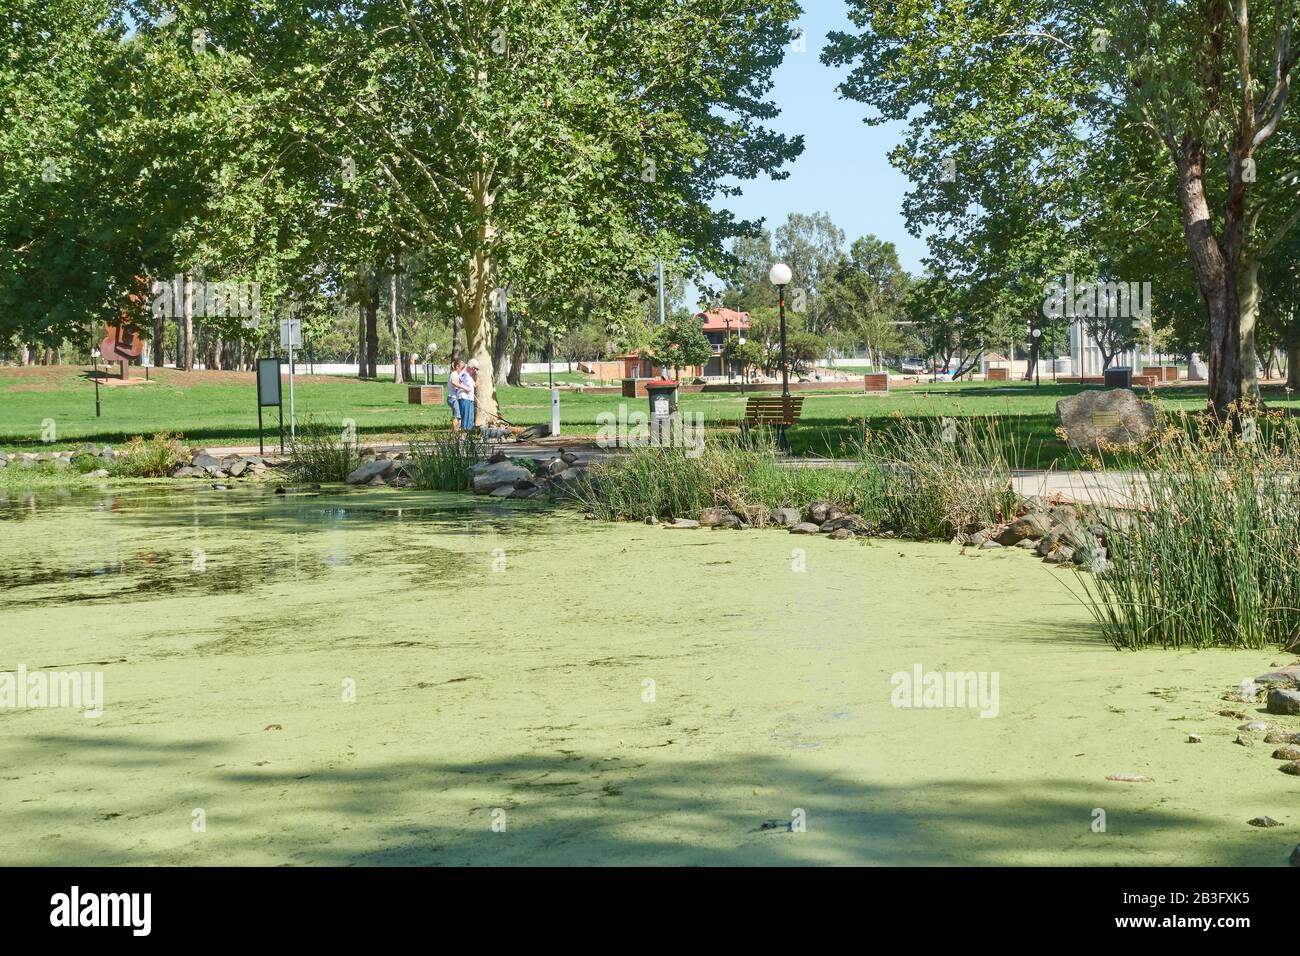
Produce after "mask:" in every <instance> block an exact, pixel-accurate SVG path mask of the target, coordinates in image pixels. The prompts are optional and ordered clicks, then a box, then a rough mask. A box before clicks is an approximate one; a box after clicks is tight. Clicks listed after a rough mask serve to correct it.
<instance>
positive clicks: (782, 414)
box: [741, 395, 803, 431]
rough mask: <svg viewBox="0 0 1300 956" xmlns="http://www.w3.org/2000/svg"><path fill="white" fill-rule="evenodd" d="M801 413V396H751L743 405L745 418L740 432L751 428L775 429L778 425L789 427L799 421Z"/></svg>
mask: <svg viewBox="0 0 1300 956" xmlns="http://www.w3.org/2000/svg"><path fill="white" fill-rule="evenodd" d="M802 413H803V396H802V395H797V396H796V395H791V396H789V397H788V398H786V397H782V396H780V395H776V396H767V395H751V396H750V397H749V401H747V402H746V403H745V417H744V419H743V420H742V421H741V430H742V431H749V429H751V428H757V427H760V426H762V427H767V428H775V427H777V426H779V425H785V426H787V427H788V426H790V425H793V424H795V423H796V422H798V421H799V416H800V415H801V414H802Z"/></svg>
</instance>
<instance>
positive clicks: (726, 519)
mask: <svg viewBox="0 0 1300 956" xmlns="http://www.w3.org/2000/svg"><path fill="white" fill-rule="evenodd" d="M700 523H701V524H703V523H704V522H702V521H701V522H700ZM744 526H745V523H744V522H743V521H741V520H740V518H738V517H737V516H736V515H733V514H725V515H723V516H722V517H721V518H719V519H718V520H717V521H716V522H715V523H714V524H713V525H712V526H711V527H712V528H713V530H714V531H723V530H728V529H730V530H732V531H737V530H739V529H741V528H743V527H744Z"/></svg>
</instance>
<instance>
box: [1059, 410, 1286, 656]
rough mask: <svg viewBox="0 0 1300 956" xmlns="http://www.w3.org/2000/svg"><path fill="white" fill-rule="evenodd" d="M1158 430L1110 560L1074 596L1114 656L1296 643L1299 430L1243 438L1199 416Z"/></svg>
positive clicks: (1111, 537)
mask: <svg viewBox="0 0 1300 956" xmlns="http://www.w3.org/2000/svg"><path fill="white" fill-rule="evenodd" d="M1198 418H1200V420H1199V421H1197V422H1194V423H1191V422H1185V421H1179V422H1174V423H1172V427H1169V428H1166V429H1165V431H1164V433H1163V434H1162V436H1161V438H1160V441H1159V443H1158V445H1157V447H1156V448H1155V449H1154V450H1153V451H1152V452H1151V454H1150V455H1149V456H1148V461H1147V462H1146V463H1145V464H1144V466H1143V467H1141V468H1139V469H1137V470H1135V471H1134V472H1132V473H1131V478H1130V482H1129V487H1128V489H1127V493H1128V494H1129V495H1130V496H1131V498H1132V500H1133V501H1134V503H1135V507H1134V508H1133V509H1132V510H1131V511H1127V512H1117V513H1116V514H1115V517H1114V518H1113V519H1112V521H1111V523H1112V524H1113V525H1114V527H1112V528H1111V530H1110V532H1109V533H1108V535H1107V547H1108V562H1107V567H1106V569H1105V570H1104V571H1103V572H1102V573H1100V574H1094V575H1081V576H1080V578H1079V582H1080V587H1081V589H1082V598H1083V600H1084V602H1085V603H1086V604H1087V606H1088V607H1089V609H1090V610H1091V611H1092V614H1093V616H1094V618H1095V619H1096V620H1097V622H1098V623H1099V624H1100V626H1101V629H1102V632H1103V633H1104V634H1105V636H1106V638H1107V639H1108V640H1109V641H1110V642H1111V643H1113V644H1114V645H1115V646H1116V647H1120V648H1140V647H1147V646H1153V645H1158V646H1160V647H1196V648H1202V647H1244V648H1256V649H1258V648H1264V647H1267V646H1270V645H1275V644H1280V645H1282V646H1284V647H1290V648H1293V649H1294V648H1295V647H1296V645H1297V644H1298V643H1300V544H1297V530H1298V529H1300V495H1298V494H1297V492H1296V487H1295V479H1296V475H1297V473H1300V423H1298V422H1297V421H1296V420H1295V419H1286V418H1283V417H1282V416H1280V415H1272V416H1269V421H1268V427H1267V429H1263V428H1257V429H1256V434H1255V435H1254V437H1253V440H1251V437H1250V436H1249V434H1248V435H1247V436H1246V437H1245V439H1243V436H1242V435H1239V434H1236V433H1234V431H1233V430H1232V428H1231V427H1229V426H1227V425H1225V424H1222V423H1220V422H1217V421H1213V420H1209V419H1206V418H1204V417H1199V416H1198Z"/></svg>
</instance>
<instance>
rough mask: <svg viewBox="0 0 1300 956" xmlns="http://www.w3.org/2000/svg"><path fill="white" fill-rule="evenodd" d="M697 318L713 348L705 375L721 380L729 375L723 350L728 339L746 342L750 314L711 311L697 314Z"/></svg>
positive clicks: (705, 368)
mask: <svg viewBox="0 0 1300 956" xmlns="http://www.w3.org/2000/svg"><path fill="white" fill-rule="evenodd" d="M695 317H696V318H697V319H699V320H700V321H701V322H702V323H703V324H702V325H701V328H702V329H703V330H704V337H705V338H706V339H708V340H709V344H710V345H711V346H712V347H713V356H712V357H711V358H710V359H709V361H708V362H707V363H706V364H705V366H704V375H705V377H710V376H712V377H715V378H720V377H722V376H724V375H726V374H727V367H726V364H725V361H724V359H723V355H722V349H723V347H724V346H725V345H726V344H727V340H728V339H731V338H739V339H740V341H741V342H744V341H745V333H746V332H748V331H749V313H748V312H737V311H736V310H735V309H710V310H709V311H707V312H697V313H695Z"/></svg>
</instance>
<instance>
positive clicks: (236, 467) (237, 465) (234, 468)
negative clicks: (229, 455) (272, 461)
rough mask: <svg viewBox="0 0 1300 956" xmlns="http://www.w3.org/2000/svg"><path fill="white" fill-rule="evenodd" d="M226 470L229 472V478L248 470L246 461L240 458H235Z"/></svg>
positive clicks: (236, 476)
mask: <svg viewBox="0 0 1300 956" xmlns="http://www.w3.org/2000/svg"><path fill="white" fill-rule="evenodd" d="M226 470H227V471H229V472H230V477H231V478H238V477H239V476H240V475H242V474H243V473H244V472H245V471H247V470H248V462H246V461H243V460H242V459H236V460H235V461H234V462H233V463H232V464H231V466H230V467H229V468H228V469H226Z"/></svg>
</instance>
